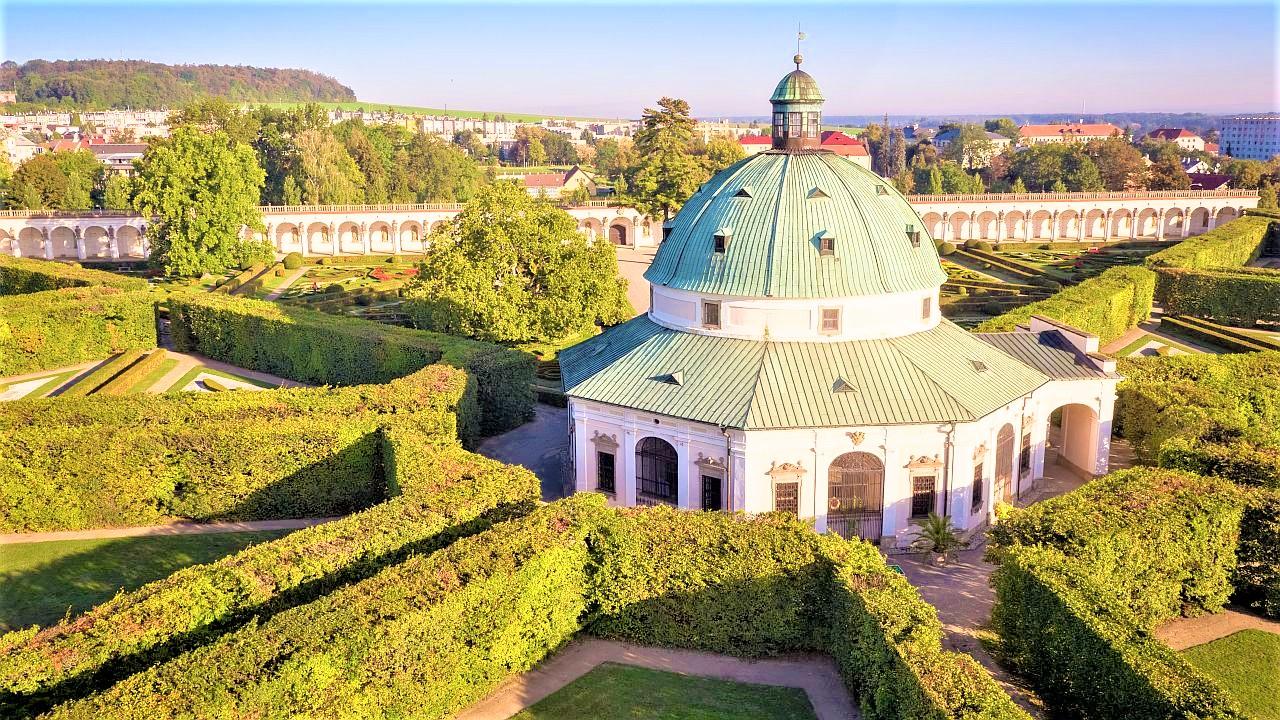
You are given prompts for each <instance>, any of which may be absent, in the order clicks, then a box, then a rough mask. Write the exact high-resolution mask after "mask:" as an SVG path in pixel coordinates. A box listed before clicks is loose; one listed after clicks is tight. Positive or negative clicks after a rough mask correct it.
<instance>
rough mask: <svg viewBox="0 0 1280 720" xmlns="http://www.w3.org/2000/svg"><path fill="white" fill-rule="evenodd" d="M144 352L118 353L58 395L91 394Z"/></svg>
mask: <svg viewBox="0 0 1280 720" xmlns="http://www.w3.org/2000/svg"><path fill="white" fill-rule="evenodd" d="M146 354H147V353H146V352H145V351H143V350H130V351H128V352H123V353H120V354H119V355H117V356H115V357H113V358H111V359H110V360H108V361H106V362H104V363H103V364H102V365H101V366H100V367H99V368H98V369H97V370H94V371H93V372H91V373H89V374H88V375H85V376H84V377H83V378H81V379H80V380H78V381H76V383H75V384H74V385H72V386H71V387H69V388H66V389H65V390H63V391H62V392H60V393H58V397H64V398H67V397H84V396H85V395H92V394H93V393H94V391H96V390H98V388H101V387H103V386H104V385H106V384H107V383H109V382H111V381H112V380H113V379H114V378H115V377H116V376H117V375H119V374H121V373H123V372H124V371H125V370H128V369H129V368H130V367H132V366H133V364H134V363H136V362H138V361H139V360H141V359H142V358H143V357H144V356H145V355H146Z"/></svg>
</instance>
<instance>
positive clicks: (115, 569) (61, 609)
mask: <svg viewBox="0 0 1280 720" xmlns="http://www.w3.org/2000/svg"><path fill="white" fill-rule="evenodd" d="M287 533H288V531H273V532H238V533H213V534H207V535H165V536H158V537H132V538H112V539H107V540H62V541H55V542H41V543H25V544H21V545H0V632H7V631H9V630H14V629H17V628H21V627H26V626H28V625H31V624H33V623H38V624H40V625H48V624H50V623H52V622H55V621H57V620H59V619H61V618H62V617H63V616H65V615H66V614H67V611H68V608H70V611H71V613H72V614H73V615H74V614H77V613H79V612H81V611H83V610H87V609H88V608H91V607H93V606H94V605H97V604H99V603H102V602H104V601H106V600H110V599H111V598H112V597H113V596H115V594H116V593H117V592H118V591H120V590H121V589H124V590H133V589H135V588H138V587H140V586H142V585H145V584H146V583H149V582H151V581H152V580H158V579H160V578H162V577H165V576H166V575H169V574H171V573H172V572H174V571H175V570H178V569H180V568H184V567H186V566H188V565H195V564H198V563H205V562H210V561H212V560H216V559H218V558H220V557H222V556H224V555H229V554H231V553H233V552H236V551H238V550H241V549H243V548H245V547H247V546H249V545H252V544H254V543H259V542H263V541H266V540H274V539H275V538H278V537H280V536H282V535H285V534H287Z"/></svg>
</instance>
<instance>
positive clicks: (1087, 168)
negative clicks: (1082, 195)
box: [1062, 145, 1105, 192]
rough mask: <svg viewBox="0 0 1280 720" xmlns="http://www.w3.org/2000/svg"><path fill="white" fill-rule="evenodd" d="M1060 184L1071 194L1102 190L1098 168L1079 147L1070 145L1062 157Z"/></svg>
mask: <svg viewBox="0 0 1280 720" xmlns="http://www.w3.org/2000/svg"><path fill="white" fill-rule="evenodd" d="M1062 182H1063V184H1064V185H1066V186H1067V189H1068V190H1070V191H1071V192H1095V191H1098V190H1104V189H1105V188H1104V187H1103V183H1102V175H1101V174H1100V173H1099V172H1098V166H1097V165H1096V164H1094V162H1093V160H1092V159H1091V158H1090V157H1089V155H1088V154H1087V153H1086V152H1085V149H1084V148H1083V147H1081V146H1079V145H1072V146H1071V148H1070V149H1069V150H1067V152H1066V153H1065V154H1064V155H1063V156H1062Z"/></svg>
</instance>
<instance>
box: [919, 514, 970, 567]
mask: <svg viewBox="0 0 1280 720" xmlns="http://www.w3.org/2000/svg"><path fill="white" fill-rule="evenodd" d="M912 545H913V549H917V550H920V551H922V552H927V553H929V564H930V565H945V564H946V563H947V561H948V560H950V559H952V558H953V557H954V555H955V551H956V550H959V549H960V548H963V547H965V546H966V545H967V543H965V542H964V541H963V540H961V539H960V533H959V531H958V530H956V527H955V526H954V525H952V524H951V517H950V516H948V515H939V514H937V513H929V517H928V518H927V519H925V521H924V522H923V523H921V524H920V533H919V535H918V536H917V537H916V541H915V542H914V543H912Z"/></svg>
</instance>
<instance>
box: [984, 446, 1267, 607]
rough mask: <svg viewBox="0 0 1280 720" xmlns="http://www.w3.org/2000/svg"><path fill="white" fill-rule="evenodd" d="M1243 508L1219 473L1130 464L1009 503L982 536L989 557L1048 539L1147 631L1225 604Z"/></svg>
mask: <svg viewBox="0 0 1280 720" xmlns="http://www.w3.org/2000/svg"><path fill="white" fill-rule="evenodd" d="M1243 508H1244V493H1242V492H1241V491H1240V490H1239V489H1237V488H1236V487H1235V485H1233V484H1232V483H1230V482H1228V481H1225V480H1222V479H1218V478H1207V477H1201V476H1199V475H1193V474H1191V473H1186V472H1179V471H1175V470H1167V469H1151V468H1134V469H1131V470H1120V471H1118V472H1114V473H1111V474H1110V475H1107V476H1105V477H1103V478H1099V479H1097V480H1094V481H1092V482H1090V483H1088V484H1086V485H1084V486H1083V487H1081V488H1079V489H1077V490H1075V491H1073V492H1070V493H1067V494H1066V495H1061V496H1059V497H1056V498H1051V499H1048V500H1044V501H1041V502H1038V503H1035V504H1034V505H1031V506H1029V507H1027V508H1024V509H1020V510H1016V511H1014V512H1012V513H1010V514H1009V515H1008V517H1006V518H1002V519H1001V521H1000V522H999V523H997V524H996V525H995V526H994V527H992V528H991V531H990V533H989V536H988V537H989V538H990V542H991V546H992V548H993V557H995V558H997V559H999V558H1001V557H1002V551H1003V550H1005V549H1008V548H1011V547H1014V546H1027V545H1047V546H1050V547H1054V548H1057V549H1059V550H1061V551H1063V552H1064V553H1066V554H1067V555H1068V556H1070V557H1072V558H1075V559H1077V560H1079V561H1081V562H1082V563H1084V564H1086V565H1088V566H1089V568H1090V575H1091V577H1092V578H1093V579H1094V581H1095V582H1097V583H1099V584H1100V585H1103V586H1105V587H1107V588H1108V591H1109V592H1111V593H1112V594H1114V596H1115V597H1116V598H1117V599H1120V600H1122V601H1123V602H1124V604H1125V606H1126V607H1127V608H1129V611H1130V612H1131V614H1132V615H1133V617H1134V618H1135V619H1136V621H1137V622H1138V623H1139V625H1140V627H1142V628H1144V629H1151V628H1154V627H1155V626H1156V625H1158V624H1159V623H1161V622H1163V621H1165V620H1168V619H1170V618H1173V617H1178V616H1180V615H1184V614H1188V615H1194V614H1201V613H1205V612H1217V611H1219V610H1221V609H1222V608H1223V606H1224V605H1226V603H1227V601H1228V599H1230V597H1231V593H1232V586H1231V577H1232V574H1233V573H1234V571H1235V562H1236V561H1235V557H1236V547H1237V545H1238V544H1239V532H1240V519H1241V514H1242V513H1243V511H1244V510H1243Z"/></svg>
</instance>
